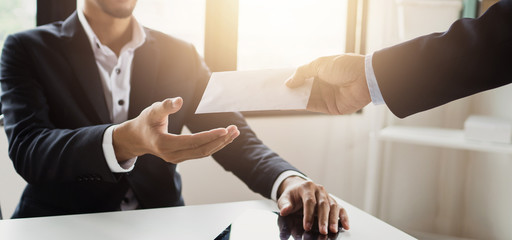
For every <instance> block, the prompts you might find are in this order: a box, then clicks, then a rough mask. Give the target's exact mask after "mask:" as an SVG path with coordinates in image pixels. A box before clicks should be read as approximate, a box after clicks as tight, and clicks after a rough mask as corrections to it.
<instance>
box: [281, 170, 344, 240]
mask: <svg viewBox="0 0 512 240" xmlns="http://www.w3.org/2000/svg"><path fill="white" fill-rule="evenodd" d="M277 205H278V207H279V210H280V214H281V216H287V215H290V214H292V213H295V212H298V211H299V210H301V209H302V211H303V215H304V219H303V227H304V230H306V231H310V230H312V229H313V223H314V222H315V221H314V218H315V213H316V215H317V216H316V217H317V218H318V229H319V231H320V233H321V234H328V232H329V231H331V232H333V233H337V232H338V220H339V221H340V222H341V224H342V226H343V228H345V229H347V230H348V229H349V221H348V215H347V212H346V211H345V209H344V208H343V207H341V206H340V204H338V202H337V201H336V200H335V199H334V198H333V197H331V196H330V195H329V193H328V192H327V191H326V190H325V188H324V187H323V186H321V185H319V184H316V183H314V182H312V181H308V180H305V179H303V178H301V177H298V176H292V177H288V178H287V179H285V180H284V181H283V183H281V185H280V186H279V189H278V199H277ZM328 228H329V230H328Z"/></svg>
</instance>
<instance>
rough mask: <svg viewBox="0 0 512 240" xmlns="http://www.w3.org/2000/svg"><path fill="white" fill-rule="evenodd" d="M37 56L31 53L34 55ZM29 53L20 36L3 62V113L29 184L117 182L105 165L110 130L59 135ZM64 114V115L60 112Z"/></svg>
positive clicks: (11, 149) (4, 54)
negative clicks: (105, 139)
mask: <svg viewBox="0 0 512 240" xmlns="http://www.w3.org/2000/svg"><path fill="white" fill-rule="evenodd" d="M32 50H33V49H32ZM29 51H30V48H27V47H26V46H25V45H24V43H23V42H22V41H21V40H20V39H18V38H17V37H16V36H10V37H8V38H7V40H6V41H5V45H4V48H3V52H2V58H1V86H2V99H1V100H2V111H3V113H4V115H5V131H6V133H7V137H8V141H9V156H10V158H11V159H12V161H13V163H14V167H15V168H16V171H17V172H18V173H19V174H20V175H21V176H22V177H23V178H24V179H25V180H26V181H27V182H29V183H33V184H36V183H43V182H51V181H116V177H115V176H114V174H112V172H110V171H109V168H108V166H107V164H106V161H105V158H104V155H103V151H102V145H101V144H102V138H103V134H104V131H105V129H106V128H107V127H108V126H109V125H107V124H103V125H96V126H90V127H81V128H76V129H58V128H56V127H55V126H54V124H52V121H51V119H50V117H49V114H48V112H49V108H50V106H48V104H47V99H46V97H45V92H44V89H43V88H42V86H41V85H40V84H39V82H38V81H43V80H41V79H38V74H37V72H36V71H35V70H34V69H36V68H34V64H37V63H35V62H32V59H31V58H30V54H29ZM60 111H62V112H63V114H65V113H66V111H67V110H66V109H60Z"/></svg>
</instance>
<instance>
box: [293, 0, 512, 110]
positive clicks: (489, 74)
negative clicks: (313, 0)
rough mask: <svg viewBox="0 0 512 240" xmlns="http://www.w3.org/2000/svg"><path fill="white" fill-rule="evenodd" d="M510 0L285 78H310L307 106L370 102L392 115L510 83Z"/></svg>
mask: <svg viewBox="0 0 512 240" xmlns="http://www.w3.org/2000/svg"><path fill="white" fill-rule="evenodd" d="M511 57H512V0H501V1H500V2H498V3H496V4H495V5H493V6H492V7H490V8H489V9H488V10H487V11H486V13H485V14H483V15H482V16H481V17H479V18H478V19H461V20H458V21H456V22H455V23H453V25H452V26H451V27H450V29H449V30H448V31H446V32H444V33H433V34H430V35H426V36H423V37H419V38H416V39H413V40H410V41H407V42H404V43H402V44H399V45H396V46H392V47H389V48H386V49H382V50H380V51H377V52H375V53H373V54H370V55H367V56H366V57H365V56H361V55H356V54H345V55H339V56H330V57H322V58H319V59H317V60H315V61H313V62H311V63H309V64H307V65H304V66H302V67H299V68H298V69H297V70H296V72H295V74H294V76H292V77H291V78H290V79H289V80H288V81H287V83H286V84H287V85H288V86H290V87H295V86H300V85H301V84H302V82H303V81H304V79H306V78H309V77H316V78H317V79H318V81H315V84H314V91H313V92H312V96H311V98H310V102H309V104H308V109H309V110H311V111H316V112H324V113H329V114H345V113H351V112H355V111H357V110H359V109H361V108H362V107H364V106H365V105H367V104H368V103H369V102H370V101H372V102H373V103H375V104H381V103H385V104H386V105H387V106H388V107H389V109H390V110H391V111H392V112H393V113H394V114H395V115H396V116H398V117H401V118H403V117H406V116H409V115H411V114H414V113H417V112H420V111H424V110H427V109H430V108H433V107H436V106H439V105H442V104H445V103H447V102H450V101H453V100H456V99H458V98H462V97H466V96H469V95H472V94H475V93H477V92H481V91H485V90H489V89H492V88H496V87H499V86H503V85H506V84H509V83H511V82H512V60H511V59H512V58H511Z"/></svg>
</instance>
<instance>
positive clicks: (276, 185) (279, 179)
mask: <svg viewBox="0 0 512 240" xmlns="http://www.w3.org/2000/svg"><path fill="white" fill-rule="evenodd" d="M291 176H298V177H301V178H304V179H305V180H308V181H311V179H309V178H308V177H306V176H304V174H302V173H300V172H297V171H293V170H288V171H284V172H282V173H281V174H279V176H278V177H277V179H276V181H275V182H274V185H273V186H272V192H271V193H270V198H272V200H274V201H277V190H278V189H279V186H281V183H283V181H284V180H285V179H286V178H288V177H291Z"/></svg>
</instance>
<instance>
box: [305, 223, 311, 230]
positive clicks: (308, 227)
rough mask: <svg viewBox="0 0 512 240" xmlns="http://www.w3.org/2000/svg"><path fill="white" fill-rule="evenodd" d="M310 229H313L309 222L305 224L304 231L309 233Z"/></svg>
mask: <svg viewBox="0 0 512 240" xmlns="http://www.w3.org/2000/svg"><path fill="white" fill-rule="evenodd" d="M311 228H313V223H311V222H307V223H306V229H305V230H306V231H309V230H311Z"/></svg>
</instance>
